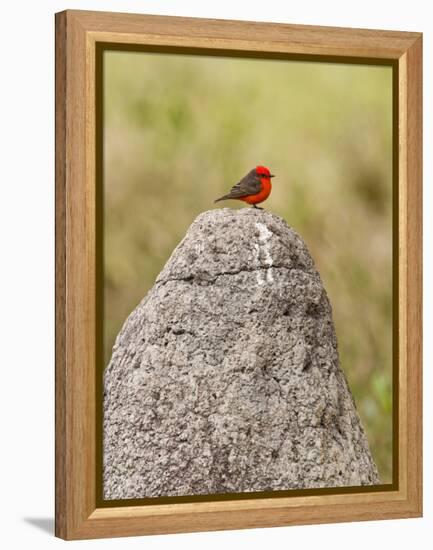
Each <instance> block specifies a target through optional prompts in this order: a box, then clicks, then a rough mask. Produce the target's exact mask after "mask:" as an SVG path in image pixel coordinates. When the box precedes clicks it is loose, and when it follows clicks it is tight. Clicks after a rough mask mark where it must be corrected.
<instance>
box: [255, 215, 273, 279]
mask: <svg viewBox="0 0 433 550" xmlns="http://www.w3.org/2000/svg"><path fill="white" fill-rule="evenodd" d="M256 227H257V229H258V230H259V244H258V245H257V244H256V245H255V248H256V252H257V259H258V260H259V259H260V256H261V257H262V258H263V260H262V261H263V263H264V264H265V265H266V266H268V267H269V269H267V270H266V281H267V282H268V283H273V282H274V275H273V273H272V266H273V265H274V260H273V259H272V256H271V246H270V242H269V241H270V239H271V237H272V235H273V233H272V231H270V230H269V229H268V228H267V226H266V225H265V224H264V223H262V222H256ZM257 283H258V284H259V285H260V284H264V283H265V281H264V279H262V277H261V273H260V274H259V272H258V273H257Z"/></svg>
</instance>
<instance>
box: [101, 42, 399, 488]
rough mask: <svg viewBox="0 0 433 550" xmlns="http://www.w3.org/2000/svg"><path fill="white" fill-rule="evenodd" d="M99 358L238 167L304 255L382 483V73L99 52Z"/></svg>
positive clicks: (385, 112)
mask: <svg viewBox="0 0 433 550" xmlns="http://www.w3.org/2000/svg"><path fill="white" fill-rule="evenodd" d="M104 63H105V73H104V78H105V82H104V94H105V113H104V117H105V118H104V128H105V133H104V144H105V162H104V170H105V176H104V192H105V205H104V208H105V312H106V317H105V356H106V361H107V362H108V360H109V357H110V354H111V348H112V345H113V343H114V339H115V336H116V334H117V333H118V331H119V330H120V328H121V326H122V324H123V322H124V320H125V319H126V317H127V316H128V314H129V313H130V312H131V311H132V310H133V309H134V307H135V306H136V305H137V304H138V303H139V302H140V300H141V299H142V298H143V296H144V295H145V294H146V292H147V291H148V289H149V288H150V287H151V286H152V284H153V283H154V280H155V277H156V276H157V275H158V273H159V271H160V270H161V268H162V266H163V265H164V263H165V262H166V260H167V259H168V257H169V256H170V254H171V252H172V250H173V249H174V247H175V246H176V245H177V244H178V242H179V241H180V240H181V239H182V237H183V236H184V234H185V231H186V229H187V228H188V226H189V225H190V224H191V222H192V221H193V220H194V218H195V217H196V216H197V215H198V214H199V213H200V212H202V211H204V210H208V209H210V208H214V207H221V206H230V207H233V208H241V207H244V206H243V204H242V203H238V202H235V201H232V202H227V203H219V204H218V205H214V204H213V199H214V198H216V197H218V196H220V195H222V194H223V193H224V192H226V191H227V190H228V189H229V188H230V186H231V185H233V184H234V183H236V182H237V181H238V180H239V179H240V178H241V177H242V176H243V175H244V174H245V173H246V172H247V171H248V170H249V169H250V168H252V167H253V166H255V165H257V164H264V165H266V166H269V167H270V168H271V170H272V172H273V173H274V174H276V176H277V177H275V178H274V180H273V185H274V187H273V193H272V195H271V197H270V199H268V201H267V202H266V203H265V205H264V206H265V207H266V208H267V209H269V210H270V211H272V212H275V213H276V214H278V215H280V216H282V217H283V218H284V219H285V220H287V222H288V223H289V225H291V226H292V227H294V228H295V229H296V230H297V231H298V232H299V233H300V234H301V235H302V237H303V238H304V240H305V241H306V243H307V245H308V247H309V249H310V251H311V252H312V254H313V257H314V259H315V262H316V265H317V267H318V269H319V272H320V274H321V276H322V279H323V281H324V283H325V287H326V289H327V291H328V294H329V296H330V300H331V303H332V306H333V313H334V319H335V323H336V328H337V336H338V342H339V350H340V356H341V363H342V366H343V369H344V371H345V373H346V375H347V378H348V380H349V384H350V387H351V389H352V391H353V393H354V397H355V401H356V404H357V407H358V411H359V413H360V416H361V418H362V421H363V424H364V427H365V429H366V431H367V435H368V439H369V442H370V446H371V449H372V452H373V455H374V458H375V460H376V463H377V464H378V467H379V471H380V475H381V478H382V480H383V482H385V483H388V482H390V481H391V473H392V448H391V447H392V429H391V420H392V399H391V388H392V372H391V369H392V336H391V327H392V219H391V214H392V212H391V210H392V206H391V188H392V109H391V98H392V74H391V69H390V68H387V67H368V66H356V65H340V64H323V63H321V64H318V63H300V62H285V61H262V60H241V59H221V58H210V57H201V58H200V57H190V56H163V55H159V54H158V55H157V54H143V53H125V52H109V53H106V54H105V61H104Z"/></svg>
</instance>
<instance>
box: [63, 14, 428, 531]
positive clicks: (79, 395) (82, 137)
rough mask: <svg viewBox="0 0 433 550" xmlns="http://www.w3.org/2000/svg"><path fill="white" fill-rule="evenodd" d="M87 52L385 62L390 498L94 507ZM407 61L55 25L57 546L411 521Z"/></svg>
mask: <svg viewBox="0 0 433 550" xmlns="http://www.w3.org/2000/svg"><path fill="white" fill-rule="evenodd" d="M101 41H102V42H104V41H105V42H107V41H108V42H114V43H123V44H139V45H148V46H163V47H164V46H170V47H172V46H177V47H179V46H182V47H188V48H199V49H201V50H203V49H206V50H213V51H214V52H215V53H218V51H221V52H226V51H231V52H233V51H235V52H239V53H240V54H243V53H244V54H245V55H247V54H251V53H253V54H263V55H266V54H281V55H283V54H284V55H285V54H296V55H300V54H305V55H308V56H328V57H327V58H326V59H327V60H329V56H336V57H337V58H339V59H340V58H341V60H344V59H349V58H351V59H352V60H353V58H357V57H361V58H368V59H369V60H370V61H374V60H375V59H377V60H378V61H379V60H380V59H381V60H390V61H396V62H398V66H399V81H398V96H399V113H398V119H399V136H398V141H399V165H398V174H399V228H398V249H399V301H398V308H399V320H400V324H399V369H398V378H399V395H398V404H399V485H398V489H396V490H393V491H381V492H368V493H351V494H337V495H322V496H295V497H290V498H289V497H285V498H278V499H269V498H268V499H264V498H260V499H252V500H240V499H239V500H230V501H220V502H217V501H214V502H195V503H191V502H190V503H182V504H180V503H179V504H157V503H156V504H154V505H147V506H128V507H111V508H97V506H96V491H95V475H96V474H95V467H96V461H95V453H96V448H95V433H96V415H95V412H96V411H95V372H96V371H95V357H96V349H95V330H96V311H95V290H96V287H95V280H96V264H95V262H96V250H95V207H96V203H95V200H96V198H95V197H96V194H95V101H94V99H95V47H96V43H97V42H101ZM318 59H320V58H318ZM421 59H422V42H421V36H420V34H418V33H402V32H394V31H372V30H364V29H341V28H331V27H309V26H295V25H280V24H274V23H254V22H240V21H217V20H203V19H186V18H175V17H160V16H144V15H131V14H114V13H100V12H82V11H68V12H62V13H61V14H57V16H56V535H57V536H59V537H61V538H64V539H80V538H96V537H113V536H127V535H144V534H156V533H177V532H189V531H208V530H220V529H240V528H249V527H268V526H276V525H293V524H304V523H324V522H337V521H354V520H359V521H361V520H368V519H386V518H397V517H416V516H419V515H420V514H421V509H422V484H421V482H422V477H421V458H422V453H421V450H422V434H421V427H422V423H421V408H422V403H421V334H422V333H421V313H422V312H421V288H422V287H421V283H422V281H421V268H422V261H421V228H422V219H421V200H422V194H421V179H422V174H421V160H422V155H421V141H422V127H421V114H422V113H421V108H422V104H421V86H422V74H421V68H422V60H421Z"/></svg>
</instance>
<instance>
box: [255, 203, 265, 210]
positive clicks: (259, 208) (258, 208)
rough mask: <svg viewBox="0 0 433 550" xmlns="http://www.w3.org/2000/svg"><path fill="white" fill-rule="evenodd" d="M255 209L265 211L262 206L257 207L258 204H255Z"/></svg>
mask: <svg viewBox="0 0 433 550" xmlns="http://www.w3.org/2000/svg"><path fill="white" fill-rule="evenodd" d="M253 208H256V209H257V210H263V208H261V207H260V206H257V205H256V204H253Z"/></svg>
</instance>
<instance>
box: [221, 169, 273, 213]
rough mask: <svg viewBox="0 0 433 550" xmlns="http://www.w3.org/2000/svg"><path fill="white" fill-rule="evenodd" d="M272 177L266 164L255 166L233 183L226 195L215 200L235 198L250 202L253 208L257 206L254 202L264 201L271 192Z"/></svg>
mask: <svg viewBox="0 0 433 550" xmlns="http://www.w3.org/2000/svg"><path fill="white" fill-rule="evenodd" d="M273 177H274V175H273V174H271V173H270V171H269V168H266V166H256V167H255V168H253V169H252V170H251V171H250V172H248V174H247V175H246V176H245V177H244V178H242V179H241V181H239V182H238V183H237V184H236V185H233V187H232V188H231V189H230V192H229V193H227V195H224V196H222V197H220V198H219V199H216V201H215V202H218V201H225V200H226V199H237V200H240V201H244V202H247V203H248V204H252V205H253V208H258V206H256V204H259V203H260V202H263V201H265V200H266V199H267V198H268V197H269V195H270V193H271V190H272V184H271V178H273Z"/></svg>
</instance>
